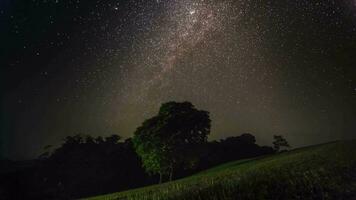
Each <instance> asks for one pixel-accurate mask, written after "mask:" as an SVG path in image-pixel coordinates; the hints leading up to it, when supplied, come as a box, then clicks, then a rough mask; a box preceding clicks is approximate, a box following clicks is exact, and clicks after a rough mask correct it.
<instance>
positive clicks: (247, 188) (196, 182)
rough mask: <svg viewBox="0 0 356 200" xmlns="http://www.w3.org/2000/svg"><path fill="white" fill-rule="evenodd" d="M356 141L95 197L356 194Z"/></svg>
mask: <svg viewBox="0 0 356 200" xmlns="http://www.w3.org/2000/svg"><path fill="white" fill-rule="evenodd" d="M355 146H356V141H355V140H353V141H338V142H333V143H328V144H322V145H317V146H311V147H306V148H301V149H296V150H293V151H290V152H285V153H280V154H278V155H272V156H266V157H260V158H256V159H249V160H240V161H235V162H230V163H226V164H223V165H220V166H217V167H215V168H212V169H209V170H207V171H204V172H201V173H198V174H196V175H194V176H191V177H187V178H184V179H180V180H177V181H173V182H170V183H165V184H161V185H153V186H149V187H144V188H139V189H134V190H129V191H125V192H119V193H113V194H108V195H102V196H97V197H92V198H89V199H91V200H102V199H105V200H111V199H130V200H136V199H145V200H146V199H147V200H148V199H155V200H156V199H162V200H163V199H164V200H165V199H171V200H175V199H177V200H178V199H179V200H181V199H186V200H190V199H204V200H208V199H219V200H224V199H353V198H355V197H356V148H355Z"/></svg>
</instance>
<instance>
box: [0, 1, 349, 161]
mask: <svg viewBox="0 0 356 200" xmlns="http://www.w3.org/2000/svg"><path fill="white" fill-rule="evenodd" d="M0 17H1V18H2V19H5V20H2V21H1V27H4V28H2V30H1V43H2V44H4V45H3V47H2V48H1V52H0V53H1V54H0V55H1V57H0V58H1V61H2V63H4V65H3V66H5V67H4V68H3V69H2V70H3V71H4V72H3V73H2V75H3V77H2V80H3V82H4V84H3V85H4V87H3V95H2V96H3V98H2V111H1V113H2V119H3V120H2V121H3V126H2V131H1V132H2V135H1V141H2V142H1V143H0V145H1V146H0V148H1V152H3V154H4V155H3V156H10V157H18V158H27V157H33V156H35V155H37V154H38V153H39V152H41V148H42V147H43V146H45V145H47V144H58V143H59V142H60V141H61V139H62V138H63V137H65V136H66V135H71V134H76V133H86V134H92V135H108V134H114V133H115V134H119V135H122V136H124V137H130V136H131V135H132V133H133V131H134V130H135V128H136V127H137V126H139V125H140V123H141V122H142V121H143V120H144V119H147V118H148V117H150V116H152V115H153V114H155V113H156V112H157V109H158V108H159V106H160V104H161V103H163V102H165V101H171V100H174V101H191V102H192V103H193V104H194V105H196V107H198V108H200V109H206V110H208V111H209V112H210V115H211V118H212V123H213V124H212V125H213V127H212V133H211V137H210V138H211V139H218V138H224V137H227V136H233V135H237V134H241V133H243V132H251V133H253V134H254V135H256V136H257V138H258V140H259V141H262V142H263V143H264V144H268V143H269V142H270V141H271V139H272V135H273V134H283V135H285V136H286V138H287V139H289V140H290V143H291V144H292V145H293V146H300V145H308V144H313V143H320V142H323V141H330V140H335V139H342V138H352V137H353V135H354V132H355V130H356V127H355V124H354V121H355V119H356V114H355V112H356V109H355V108H356V106H355V102H356V101H355V100H356V99H355V97H356V83H355V81H356V79H355V74H356V71H355V68H354V66H356V60H355V58H354V52H355V50H356V5H355V2H354V1H351V0H343V1H336V0H324V1H307V0H301V1H297V0H296V1H288V2H286V1H282V0H277V1H276V0H274V1H272V0H271V1H262V0H238V1H235V0H234V1H233V0H127V1H124V0H122V1H119V0H110V1H100V0H97V1H82V0H69V1H61V0H38V1H36V0H32V1H24V0H23V1H21V0H19V1H14V2H10V1H3V2H1V3H0Z"/></svg>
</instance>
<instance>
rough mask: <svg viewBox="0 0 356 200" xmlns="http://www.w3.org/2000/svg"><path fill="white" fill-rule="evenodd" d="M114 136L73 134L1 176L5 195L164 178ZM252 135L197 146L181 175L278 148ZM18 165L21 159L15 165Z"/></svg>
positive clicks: (79, 193)
mask: <svg viewBox="0 0 356 200" xmlns="http://www.w3.org/2000/svg"><path fill="white" fill-rule="evenodd" d="M119 139H120V137H119V136H117V135H113V136H110V137H106V138H102V137H97V138H92V137H90V136H81V135H76V136H68V137H66V138H65V140H64V143H63V144H62V145H61V146H60V147H59V148H58V149H56V150H55V151H53V152H52V153H51V154H44V155H42V156H41V157H40V158H39V159H37V160H36V161H34V162H31V163H32V164H31V165H30V166H27V167H23V168H21V169H19V170H13V171H12V172H10V173H9V172H8V173H6V176H5V175H3V176H2V179H1V188H2V191H1V192H2V193H0V196H1V197H3V199H73V198H79V197H86V196H92V195H97V194H104V193H109V192H117V191H122V190H127V189H130V188H136V187H141V186H145V185H150V184H154V183H157V182H158V179H159V177H158V175H149V174H147V173H146V172H145V169H144V168H143V167H142V163H141V161H140V158H139V157H138V155H137V154H136V152H135V150H134V148H133V145H132V142H131V139H126V140H124V141H122V140H119ZM255 142H256V141H255V137H254V136H253V135H251V134H243V135H241V136H237V137H229V138H226V139H224V140H220V141H212V142H207V143H206V144H203V145H201V146H200V147H199V148H196V149H197V150H198V151H199V163H198V164H197V165H196V167H194V168H193V169H184V168H182V169H179V170H177V172H176V175H175V178H181V177H184V176H187V175H190V174H193V173H196V172H198V171H201V170H204V169H208V168H210V167H212V166H215V165H218V164H221V163H225V162H227V161H232V160H237V159H243V158H250V157H255V156H260V155H266V154H271V153H273V152H274V149H273V148H272V147H261V146H259V145H257V144H256V143H255ZM13 165H14V166H13V167H16V163H13Z"/></svg>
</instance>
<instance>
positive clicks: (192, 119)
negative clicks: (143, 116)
mask: <svg viewBox="0 0 356 200" xmlns="http://www.w3.org/2000/svg"><path fill="white" fill-rule="evenodd" d="M209 133H210V118H209V113H208V112H206V111H202V110H197V109H196V108H195V107H194V106H193V105H192V104H191V103H190V102H183V103H177V102H168V103H164V104H162V106H161V108H160V110H159V113H158V115H156V116H154V117H152V118H150V119H148V120H146V121H144V122H143V124H142V125H141V126H140V127H138V128H137V130H136V132H135V133H134V137H133V143H134V146H135V149H136V152H137V154H138V155H139V156H140V157H141V159H142V162H143V166H144V168H145V169H146V171H147V172H149V173H154V174H159V175H160V183H161V182H162V180H163V177H165V176H167V175H169V180H172V178H173V172H174V169H175V167H176V166H177V165H180V166H182V165H186V166H188V165H190V166H191V163H192V162H191V160H194V155H193V154H192V153H191V152H190V151H189V149H191V147H192V146H194V145H198V144H202V143H204V142H206V141H207V136H208V134H209ZM188 167H189V166H188Z"/></svg>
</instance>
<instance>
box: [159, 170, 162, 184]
mask: <svg viewBox="0 0 356 200" xmlns="http://www.w3.org/2000/svg"><path fill="white" fill-rule="evenodd" d="M162 179H163V178H162V173H161V172H160V173H159V184H161V183H162Z"/></svg>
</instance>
